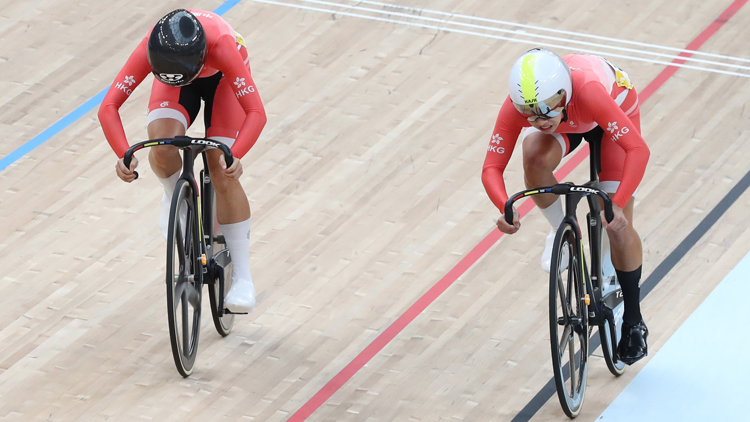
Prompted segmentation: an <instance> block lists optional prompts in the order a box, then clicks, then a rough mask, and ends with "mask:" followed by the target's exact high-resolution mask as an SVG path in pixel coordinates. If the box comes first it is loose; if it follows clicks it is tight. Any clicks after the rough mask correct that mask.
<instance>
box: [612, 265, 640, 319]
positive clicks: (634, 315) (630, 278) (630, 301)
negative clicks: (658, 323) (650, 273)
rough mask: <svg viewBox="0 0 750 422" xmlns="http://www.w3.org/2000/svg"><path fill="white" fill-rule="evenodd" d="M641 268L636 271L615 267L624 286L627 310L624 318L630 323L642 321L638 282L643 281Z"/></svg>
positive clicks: (623, 293) (623, 294) (621, 284)
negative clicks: (621, 269)
mask: <svg viewBox="0 0 750 422" xmlns="http://www.w3.org/2000/svg"><path fill="white" fill-rule="evenodd" d="M641 268H643V266H640V267H638V269H636V270H634V271H620V270H618V269H615V272H616V273H617V280H618V281H619V282H620V286H621V287H622V297H623V299H624V301H625V312H624V313H623V316H622V319H623V321H625V322H627V323H628V324H630V325H636V324H638V323H639V322H641V319H642V318H643V317H642V316H641V304H640V300H641V288H640V286H638V283H640V281H641Z"/></svg>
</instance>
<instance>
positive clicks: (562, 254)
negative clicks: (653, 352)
mask: <svg viewBox="0 0 750 422" xmlns="http://www.w3.org/2000/svg"><path fill="white" fill-rule="evenodd" d="M589 146H590V148H591V154H590V157H589V158H590V159H589V161H590V174H591V176H590V180H589V181H588V182H586V183H584V184H583V185H575V184H573V183H561V184H557V185H554V186H550V187H543V188H537V189H529V190H525V191H522V192H519V193H517V194H515V195H513V196H512V197H511V198H510V199H509V200H508V201H507V202H506V204H505V219H506V221H507V222H508V223H509V224H513V203H515V202H516V201H518V200H519V199H521V198H525V197H528V196H532V195H541V194H553V195H564V196H565V218H564V219H563V221H562V223H561V224H560V227H559V228H558V229H557V233H556V234H555V243H554V246H553V249H552V260H551V265H550V278H549V325H550V346H551V352H552V367H553V370H554V374H555V387H556V389H557V397H558V399H559V400H560V405H561V406H562V409H563V411H564V412H565V414H566V415H568V417H570V418H571V419H572V418H575V417H576V416H578V414H579V413H580V411H581V407H582V404H583V397H584V393H585V390H586V375H587V372H588V357H589V354H590V346H592V344H591V343H590V342H591V341H592V340H591V338H590V337H591V333H592V330H593V327H597V328H598V331H599V341H600V342H601V346H602V354H603V355H604V361H605V362H606V363H607V368H608V369H609V371H610V372H611V373H612V374H613V375H615V376H620V375H622V374H623V372H624V371H625V364H624V362H622V361H620V360H619V359H618V356H617V344H618V341H619V340H620V336H621V331H620V330H621V326H622V313H623V306H622V302H623V296H622V290H621V289H620V286H619V283H618V282H617V277H616V275H612V276H611V277H608V279H607V280H604V279H603V277H602V261H603V259H602V258H603V256H602V255H603V254H602V236H603V235H606V233H604V232H603V231H602V222H601V217H600V215H601V210H602V205H603V206H604V214H605V218H606V219H607V221H611V220H612V219H613V218H614V214H613V212H612V201H611V199H610V198H609V195H607V193H606V192H604V191H602V190H601V189H599V171H600V169H601V164H600V163H601V160H600V151H601V143H600V142H589ZM583 198H586V199H587V202H588V205H589V213H588V214H587V216H586V226H587V228H588V230H587V231H588V245H589V253H590V255H591V261H590V264H591V265H590V266H588V265H587V259H586V254H585V251H584V242H583V241H582V236H581V228H580V226H579V223H578V218H577V215H576V208H577V206H578V203H579V202H580V201H581V200H582V199H583ZM600 199H601V200H600ZM594 343H595V342H594ZM595 348H596V344H593V347H591V350H592V351H593V349H595Z"/></svg>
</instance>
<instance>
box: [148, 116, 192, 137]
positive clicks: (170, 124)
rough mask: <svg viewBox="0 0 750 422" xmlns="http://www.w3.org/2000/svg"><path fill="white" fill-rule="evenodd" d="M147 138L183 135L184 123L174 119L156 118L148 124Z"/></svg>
mask: <svg viewBox="0 0 750 422" xmlns="http://www.w3.org/2000/svg"><path fill="white" fill-rule="evenodd" d="M147 130H148V137H149V139H160V138H173V137H175V136H182V135H185V125H183V124H182V122H181V121H179V120H175V119H157V120H154V121H152V122H151V123H149V124H148V128H147Z"/></svg>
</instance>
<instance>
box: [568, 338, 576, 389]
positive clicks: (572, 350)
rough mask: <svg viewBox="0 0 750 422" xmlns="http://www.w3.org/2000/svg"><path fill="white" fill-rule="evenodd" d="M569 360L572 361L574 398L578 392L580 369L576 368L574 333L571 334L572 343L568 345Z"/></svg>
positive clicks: (571, 374) (571, 372)
mask: <svg viewBox="0 0 750 422" xmlns="http://www.w3.org/2000/svg"><path fill="white" fill-rule="evenodd" d="M568 358H569V359H570V396H571V397H574V396H575V394H576V391H577V390H578V388H576V387H577V382H576V381H577V372H578V368H576V351H575V335H574V333H571V334H570V341H569V343H568Z"/></svg>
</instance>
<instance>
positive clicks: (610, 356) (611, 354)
mask: <svg viewBox="0 0 750 422" xmlns="http://www.w3.org/2000/svg"><path fill="white" fill-rule="evenodd" d="M602 302H604V304H605V305H606V306H607V308H609V309H611V310H612V312H611V314H609V316H608V318H605V319H604V321H603V322H602V324H601V325H600V326H599V339H600V340H601V343H602V354H603V355H604V361H605V362H606V363H607V368H608V369H609V372H611V373H612V375H614V376H616V377H619V376H620V375H622V374H623V373H624V372H625V363H624V362H623V361H621V360H619V359H618V358H617V356H616V352H617V344H618V342H619V341H620V338H621V337H622V314H623V310H624V305H623V298H622V290H621V289H620V285H619V283H618V282H617V278H616V277H615V278H614V279H613V280H612V284H610V285H609V286H608V287H607V288H605V289H604V291H603V296H602ZM608 313H609V312H608ZM605 316H606V315H605ZM612 333H614V334H615V335H614V336H612ZM613 337H614V338H613Z"/></svg>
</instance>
